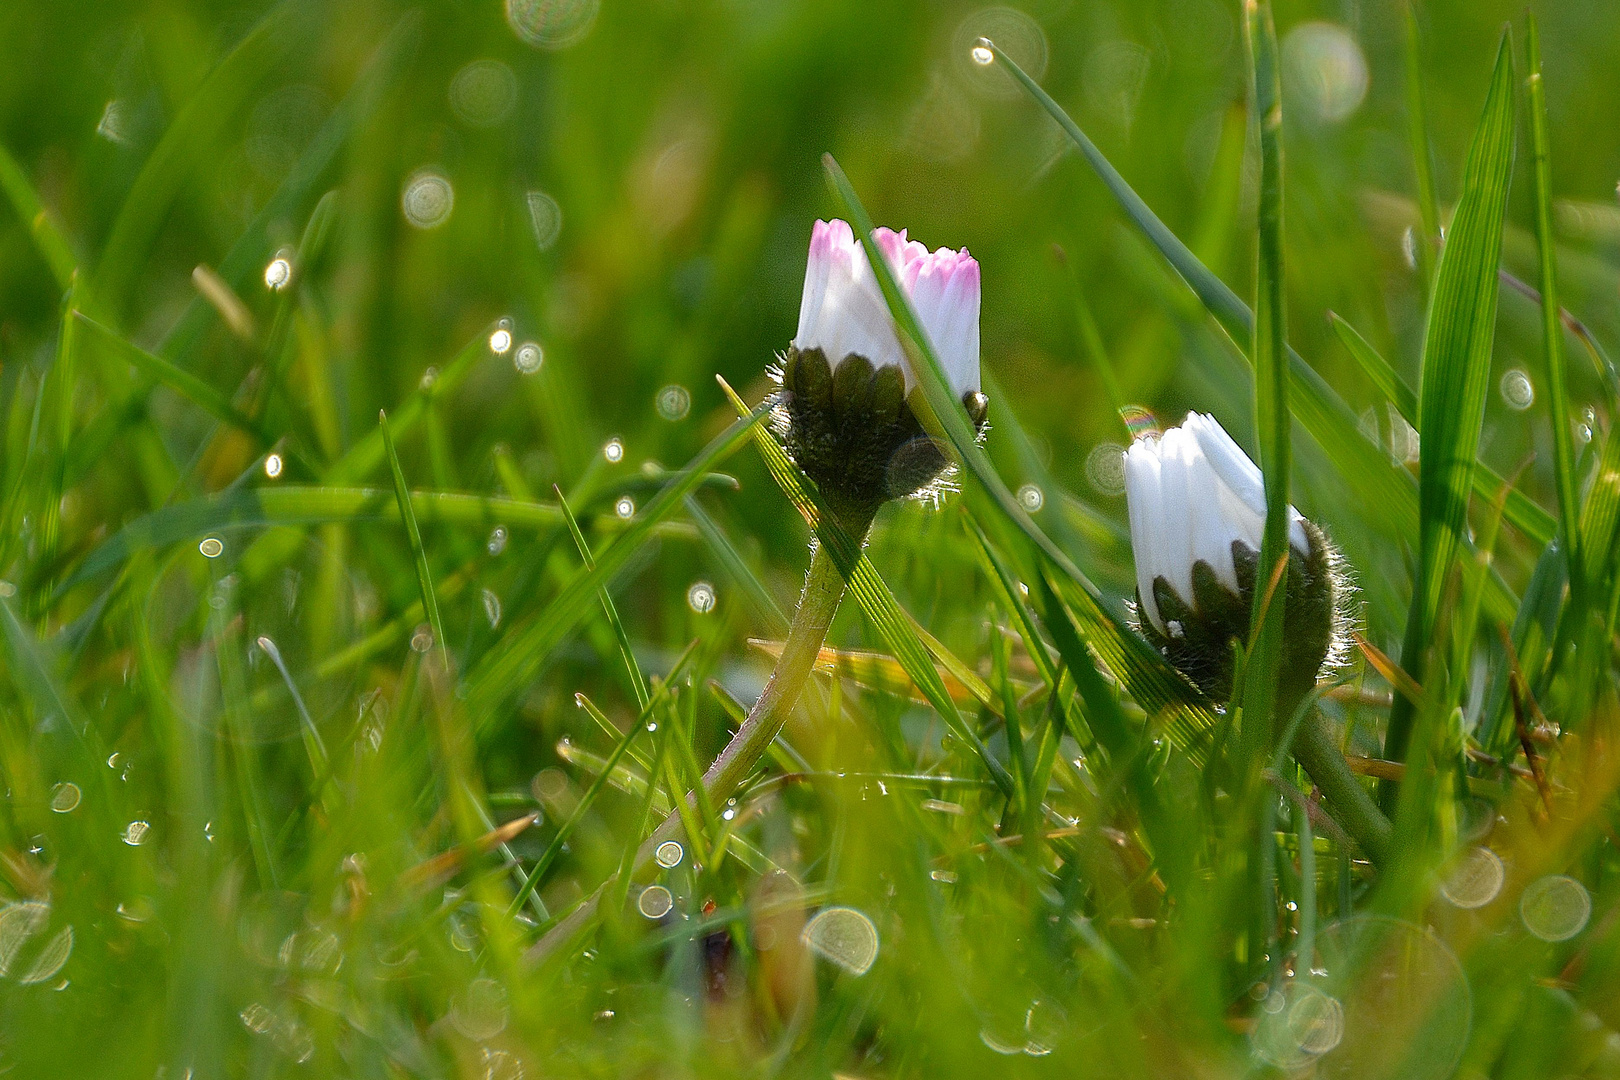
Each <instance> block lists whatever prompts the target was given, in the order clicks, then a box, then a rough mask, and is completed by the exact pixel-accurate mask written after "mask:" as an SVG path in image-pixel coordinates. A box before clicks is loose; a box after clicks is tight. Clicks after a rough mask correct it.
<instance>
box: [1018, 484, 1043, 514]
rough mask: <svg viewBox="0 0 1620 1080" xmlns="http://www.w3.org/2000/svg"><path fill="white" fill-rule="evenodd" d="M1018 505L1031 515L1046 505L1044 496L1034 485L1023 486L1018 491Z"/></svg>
mask: <svg viewBox="0 0 1620 1080" xmlns="http://www.w3.org/2000/svg"><path fill="white" fill-rule="evenodd" d="M1018 505H1020V506H1022V507H1023V508H1024V509H1025V510H1027V511H1028V512H1030V513H1031V514H1033V513H1035V512H1036V511H1038V510H1039V509H1040V508H1041V507H1043V506H1045V505H1046V495H1045V493H1043V492H1042V491H1041V489H1040V488H1038V487H1036V486H1035V485H1034V484H1025V485H1024V486H1023V487H1021V488H1019V489H1018Z"/></svg>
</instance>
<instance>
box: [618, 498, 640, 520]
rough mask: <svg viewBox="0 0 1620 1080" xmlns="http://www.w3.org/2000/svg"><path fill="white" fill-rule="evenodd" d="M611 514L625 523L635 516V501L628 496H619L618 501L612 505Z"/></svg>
mask: <svg viewBox="0 0 1620 1080" xmlns="http://www.w3.org/2000/svg"><path fill="white" fill-rule="evenodd" d="M613 512H614V513H615V514H617V515H619V517H620V518H622V519H624V520H625V521H629V520H630V519H631V518H633V517H635V515H636V500H634V499H632V498H631V497H630V496H628V495H620V496H619V501H618V502H616V503H614V504H613Z"/></svg>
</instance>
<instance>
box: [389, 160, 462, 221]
mask: <svg viewBox="0 0 1620 1080" xmlns="http://www.w3.org/2000/svg"><path fill="white" fill-rule="evenodd" d="M399 204H400V209H401V210H403V211H404V212H405V220H406V221H409V222H410V223H411V224H412V225H414V226H416V227H417V228H418V229H435V228H438V227H439V226H440V225H443V224H444V223H445V222H446V221H448V220H450V213H451V211H452V210H454V209H455V205H456V192H455V188H453V187H451V186H450V180H449V178H448V177H446V176H445V175H444V174H442V173H439V172H435V171H434V170H432V169H422V170H419V171H418V172H416V173H413V174H412V175H411V178H410V179H409V180H407V181H406V182H405V191H404V193H403V194H401V195H400V199H399Z"/></svg>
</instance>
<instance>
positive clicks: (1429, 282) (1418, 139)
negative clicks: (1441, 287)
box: [1403, 2, 1440, 299]
mask: <svg viewBox="0 0 1620 1080" xmlns="http://www.w3.org/2000/svg"><path fill="white" fill-rule="evenodd" d="M1403 7H1404V9H1405V10H1404V14H1405V16H1406V19H1405V23H1406V131H1407V135H1408V137H1409V138H1410V139H1411V142H1412V172H1413V179H1415V180H1416V181H1417V204H1418V213H1419V214H1420V215H1421V220H1422V223H1423V235H1422V236H1420V237H1418V238H1417V241H1416V243H1414V244H1413V245H1412V246H1413V247H1414V248H1416V249H1417V260H1418V271H1419V274H1420V276H1421V280H1422V283H1423V294H1424V298H1425V299H1427V298H1428V294H1429V291H1430V290H1431V289H1432V288H1433V287H1434V251H1435V246H1436V245H1437V244H1439V242H1440V206H1439V203H1438V201H1437V200H1436V199H1435V194H1434V150H1433V148H1432V147H1431V146H1430V145H1429V125H1428V111H1427V109H1426V108H1425V107H1424V104H1423V71H1422V67H1421V66H1420V64H1419V62H1418V61H1419V59H1420V57H1421V56H1422V46H1423V38H1422V35H1421V33H1420V32H1419V30H1418V21H1417V10H1416V8H1415V6H1414V5H1413V4H1412V3H1410V2H1408V3H1406V4H1405V5H1403Z"/></svg>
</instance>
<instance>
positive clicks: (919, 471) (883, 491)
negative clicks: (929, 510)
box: [778, 347, 989, 516]
mask: <svg viewBox="0 0 1620 1080" xmlns="http://www.w3.org/2000/svg"><path fill="white" fill-rule="evenodd" d="M781 383H782V389H781V392H780V394H779V397H778V406H779V410H780V412H779V417H780V418H781V419H783V420H785V422H784V423H783V424H782V425H781V427H782V436H783V442H784V444H785V445H786V447H787V451H788V453H789V454H791V455H792V457H793V460H794V461H795V462H797V463H798V465H799V468H801V469H803V470H804V471H805V475H807V476H809V477H810V479H812V480H814V481H815V482H816V486H817V487H818V488H819V489H820V490H821V493H822V495H823V497H825V498H826V499H827V500H828V502H829V503H830V504H831V506H832V508H833V510H834V511H835V512H837V513H838V514H839V515H840V516H844V515H845V513H846V512H853V513H857V514H859V513H865V514H868V515H869V514H871V513H872V512H874V511H875V510H876V509H877V507H878V506H880V505H881V504H882V503H884V502H885V501H887V500H889V499H901V498H905V497H906V496H908V495H914V494H916V493H917V492H919V491H921V490H923V489H924V488H926V487H927V486H928V485H929V484H932V483H933V482H934V481H935V480H937V479H939V477H940V475H941V474H942V473H943V472H944V471H945V467H946V465H947V464H948V463H949V461H948V459H947V458H946V456H945V454H944V452H943V450H942V449H941V448H940V447H939V446H938V445H936V444H935V442H934V440H933V439H932V438H930V437H929V436H928V434H927V432H925V431H923V429H922V425H921V424H920V423H919V422H918V420H917V417H916V415H915V414H913V413H912V411H911V406H910V405H908V404H907V403H906V384H905V375H904V373H903V372H902V371H901V369H900V368H898V367H896V366H894V365H892V364H885V365H883V366H882V367H879V368H877V369H876V370H873V367H872V364H871V362H870V361H869V360H867V359H866V358H865V357H864V356H858V355H850V356H846V357H843V358H841V359H840V360H839V361H838V363H837V366H836V367H834V366H833V365H832V364H829V363H828V360H827V357H826V355H825V354H823V353H822V351H821V350H820V349H804V350H800V349H796V348H792V347H790V348H789V349H788V351H787V353H786V354H785V355H784V356H783V358H782V370H781ZM962 404H963V405H964V406H966V408H967V411H968V416H969V417H970V418H971V419H972V420H973V424H974V426H975V428H977V429H980V430H982V429H983V427H984V423H985V419H986V413H987V410H988V408H989V400H988V399H987V398H986V397H985V396H984V395H983V394H981V393H979V392H978V391H976V390H970V391H968V392H966V393H964V394H963V395H962Z"/></svg>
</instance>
